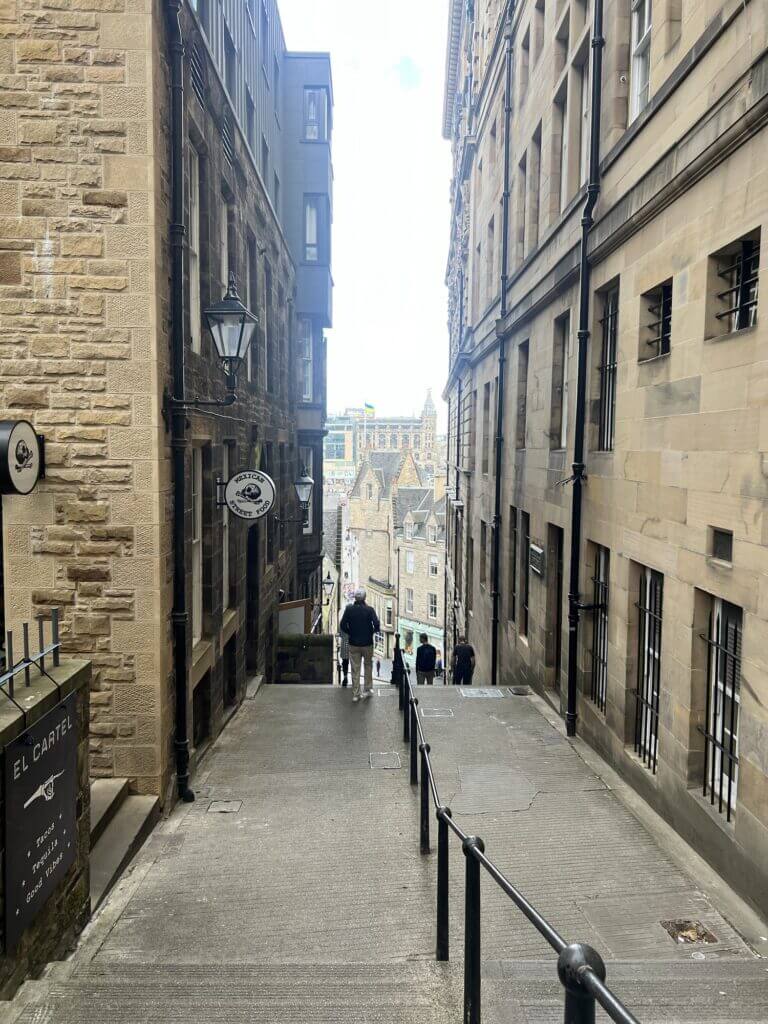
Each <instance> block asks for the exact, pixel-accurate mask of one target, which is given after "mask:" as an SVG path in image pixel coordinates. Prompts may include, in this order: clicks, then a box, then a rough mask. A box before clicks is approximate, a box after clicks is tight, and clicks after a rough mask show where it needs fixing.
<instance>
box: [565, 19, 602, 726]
mask: <svg viewBox="0 0 768 1024" xmlns="http://www.w3.org/2000/svg"><path fill="white" fill-rule="evenodd" d="M604 46H605V39H604V38H603V0H595V14H594V22H593V28H592V111H591V117H590V127H589V182H588V184H587V201H586V203H585V204H584V213H583V214H582V217H581V253H580V256H579V330H578V339H579V355H578V359H579V362H578V377H577V381H576V424H575V436H574V441H573V477H572V481H573V493H572V495H571V563H570V575H569V582H568V705H567V710H566V713H565V728H566V732H567V734H568V735H569V736H575V735H576V717H577V716H576V697H577V691H578V666H577V664H576V660H577V657H578V651H579V612H580V604H579V576H580V572H579V570H580V567H581V492H582V488H583V486H584V468H585V466H584V429H585V412H586V390H587V350H588V349H587V346H588V343H589V289H590V266H589V255H588V253H587V242H588V239H589V232H590V229H591V228H592V224H593V220H592V211H593V210H594V208H595V204H596V203H597V198H598V196H599V194H600V108H601V105H602V81H601V77H602V68H603V47H604Z"/></svg>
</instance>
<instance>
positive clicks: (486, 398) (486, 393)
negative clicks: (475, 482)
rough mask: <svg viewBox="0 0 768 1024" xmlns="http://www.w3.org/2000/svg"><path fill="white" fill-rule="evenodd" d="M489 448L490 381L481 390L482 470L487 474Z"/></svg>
mask: <svg viewBox="0 0 768 1024" xmlns="http://www.w3.org/2000/svg"><path fill="white" fill-rule="evenodd" d="M490 448H491V383H490V381H489V382H488V383H487V384H486V385H485V386H484V388H483V450H482V461H481V464H482V470H483V473H487V472H488V462H489V455H490Z"/></svg>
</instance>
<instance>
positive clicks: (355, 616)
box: [339, 587, 381, 704]
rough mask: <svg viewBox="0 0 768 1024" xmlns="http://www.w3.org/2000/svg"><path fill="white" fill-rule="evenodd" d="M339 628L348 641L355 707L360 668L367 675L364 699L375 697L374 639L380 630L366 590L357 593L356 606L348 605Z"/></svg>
mask: <svg viewBox="0 0 768 1024" xmlns="http://www.w3.org/2000/svg"><path fill="white" fill-rule="evenodd" d="M339 628H340V629H341V631H342V633H346V634H347V636H348V638H349V660H350V662H351V663H352V703H353V704H356V703H357V702H358V701H359V700H360V697H361V694H360V666H361V664H362V666H363V671H364V675H365V688H364V690H363V693H362V698H363V700H367V699H368V697H371V696H372V695H373V637H374V634H375V633H378V632H379V631H380V629H381V625H380V623H379V617H378V615H377V614H376V612H375V611H374V610H373V608H371V607H370V605H367V604H366V603H365V590H363V589H362V587H361V588H360V589H359V590H356V591H355V603H354V604H348V605H347V607H346V608H345V609H344V614H343V615H342V617H341V623H340V626H339Z"/></svg>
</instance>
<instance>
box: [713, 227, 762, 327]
mask: <svg viewBox="0 0 768 1024" xmlns="http://www.w3.org/2000/svg"><path fill="white" fill-rule="evenodd" d="M759 266H760V231H759V230H758V231H754V232H752V233H751V234H749V235H746V236H745V237H744V238H740V239H739V240H738V241H737V242H734V243H733V244H732V245H729V246H726V248H725V249H722V250H721V251H720V252H719V253H716V254H715V255H714V256H713V257H712V259H711V260H710V280H711V286H710V288H709V292H710V294H711V295H713V297H714V300H715V305H714V310H713V312H714V317H709V318H708V320H709V323H708V331H707V335H708V337H716V336H717V335H722V334H732V333H733V332H734V331H743V330H744V329H745V328H746V327H754V325H755V324H756V323H757V287H758V270H759Z"/></svg>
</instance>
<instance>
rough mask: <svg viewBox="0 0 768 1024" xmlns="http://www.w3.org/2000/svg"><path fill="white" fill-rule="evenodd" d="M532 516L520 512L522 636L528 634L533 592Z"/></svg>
mask: <svg viewBox="0 0 768 1024" xmlns="http://www.w3.org/2000/svg"><path fill="white" fill-rule="evenodd" d="M530 550H531V517H530V515H529V514H528V513H527V512H521V513H520V636H528V626H529V617H530V616H529V601H530V593H531V565H530Z"/></svg>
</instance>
